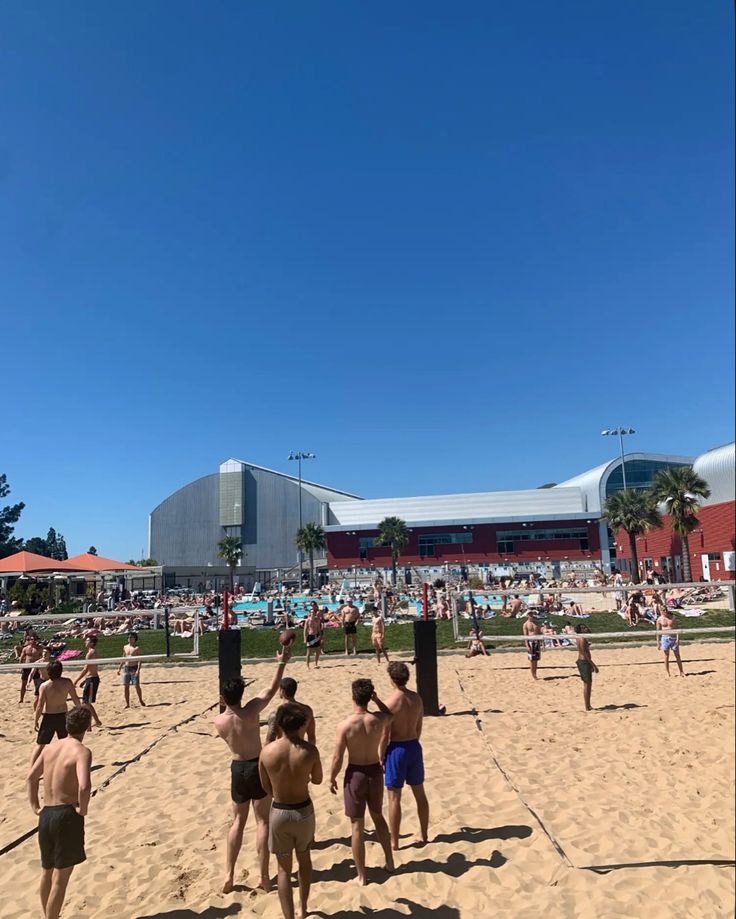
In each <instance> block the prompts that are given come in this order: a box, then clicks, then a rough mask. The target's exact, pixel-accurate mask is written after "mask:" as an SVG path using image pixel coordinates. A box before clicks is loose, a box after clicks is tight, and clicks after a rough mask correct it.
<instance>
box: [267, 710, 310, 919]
mask: <svg viewBox="0 0 736 919" xmlns="http://www.w3.org/2000/svg"><path fill="white" fill-rule="evenodd" d="M306 718H307V716H306V714H305V712H304V709H303V708H301V707H300V706H298V705H295V704H294V703H291V702H287V703H285V704H284V705H280V706H279V708H278V711H277V712H276V727H277V729H278V732H279V738H278V740H275V741H274V742H273V743H271V744H269V745H268V746H267V747H265V748H264V750H263V753H262V755H261V761H260V765H259V773H260V778H261V784H262V785H263V787H264V788H265V789H266V791H267V792H268V793H269V794H272V795H273V803H272V804H271V815H270V827H269V835H268V845H269V848H270V850H271V851H272V852H273V854H274V855H275V856H276V859H277V861H278V864H279V875H278V887H279V901H280V903H281V910H282V912H283V914H284V917H285V919H294V895H293V892H292V889H291V873H292V866H293V853H294V852H296V859H297V862H298V865H299V900H300V905H301V913H300V916H301V919H304V917H306V916H307V915H308V914H309V906H308V904H307V901H308V900H309V889H310V887H311V884H312V857H311V852H310V849H311V846H312V843H313V841H314V830H315V820H314V807H313V806H312V802H311V800H310V797H309V783H310V782H311V783H312V784H313V785H320V784H321V783H322V763H321V761H320V758H319V750H318V749H317V748H316V747H315V746H314V744H311V743H309V742H308V741H306V740H304V739H303V738H302V737H301V736H300V732H301V731H302V730H303V729H304V727H305V725H306Z"/></svg>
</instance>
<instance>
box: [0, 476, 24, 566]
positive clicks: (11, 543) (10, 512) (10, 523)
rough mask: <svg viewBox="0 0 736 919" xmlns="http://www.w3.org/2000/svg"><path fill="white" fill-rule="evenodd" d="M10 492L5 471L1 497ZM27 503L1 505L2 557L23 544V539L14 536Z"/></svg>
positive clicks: (0, 540)
mask: <svg viewBox="0 0 736 919" xmlns="http://www.w3.org/2000/svg"><path fill="white" fill-rule="evenodd" d="M9 494H10V486H9V485H8V479H7V476H6V475H5V474H4V473H3V474H2V475H0V498H7V496H8V495H9ZM24 507H25V504H24V503H23V502H22V501H21V502H20V503H18V504H6V505H5V507H0V558H5V557H6V556H8V555H12V554H13V553H14V552H18V551H19V550H20V548H21V546H22V545H23V540H22V539H16V538H14V537H13V530H14V529H15V524H16V523H17V522H18V521H19V520H20V515H21V512H22V511H23V508H24Z"/></svg>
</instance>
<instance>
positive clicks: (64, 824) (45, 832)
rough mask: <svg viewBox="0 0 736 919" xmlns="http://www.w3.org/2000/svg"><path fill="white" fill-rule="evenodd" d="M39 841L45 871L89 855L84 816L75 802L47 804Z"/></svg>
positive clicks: (64, 866) (67, 864) (76, 863)
mask: <svg viewBox="0 0 736 919" xmlns="http://www.w3.org/2000/svg"><path fill="white" fill-rule="evenodd" d="M38 845H39V847H40V849H41V866H42V867H43V869H44V871H49V870H50V869H51V868H71V867H72V865H79V864H81V862H83V861H84V860H85V859H86V858H87V856H86V854H85V851H84V817H80V815H79V814H78V813H77V811H76V808H75V807H74V806H73V805H71V804H54V805H52V806H51V807H44V809H43V810H42V811H41V813H40V815H39V818H38Z"/></svg>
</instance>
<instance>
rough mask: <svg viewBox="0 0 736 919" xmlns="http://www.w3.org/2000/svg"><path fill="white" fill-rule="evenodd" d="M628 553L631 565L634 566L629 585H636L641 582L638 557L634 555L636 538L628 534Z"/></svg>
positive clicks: (632, 534)
mask: <svg viewBox="0 0 736 919" xmlns="http://www.w3.org/2000/svg"><path fill="white" fill-rule="evenodd" d="M629 551H630V552H631V564H632V565H633V566H634V571H633V574H632V575H631V583H632V584H638V583H639V581H640V580H641V575H640V574H639V556H638V555H637V554H636V536H635V534H634V533H629Z"/></svg>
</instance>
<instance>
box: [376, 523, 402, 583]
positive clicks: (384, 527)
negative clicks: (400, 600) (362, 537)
mask: <svg viewBox="0 0 736 919" xmlns="http://www.w3.org/2000/svg"><path fill="white" fill-rule="evenodd" d="M408 542H409V530H408V528H407V526H406V523H405V521H403V520H402V519H401V517H384V518H383V520H382V521H381V522H380V523H379V524H378V536H377V537H376V545H377V546H391V583H392V584H393V585H394V587H396V566H397V565H398V563H399V558H400V557H401V550H402V549H403V548H405V547H406V544H407V543H408Z"/></svg>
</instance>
